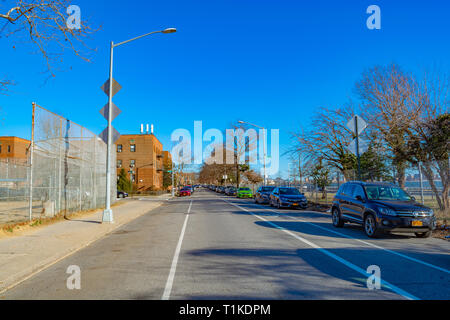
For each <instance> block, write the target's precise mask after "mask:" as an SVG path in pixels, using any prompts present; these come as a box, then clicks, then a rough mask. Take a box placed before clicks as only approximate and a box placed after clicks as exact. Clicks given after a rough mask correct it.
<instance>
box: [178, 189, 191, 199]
mask: <svg viewBox="0 0 450 320" xmlns="http://www.w3.org/2000/svg"><path fill="white" fill-rule="evenodd" d="M179 195H180V197H186V196H188V197H189V196H191V195H192V189H191V188H190V187H184V188H181V190H180V192H179Z"/></svg>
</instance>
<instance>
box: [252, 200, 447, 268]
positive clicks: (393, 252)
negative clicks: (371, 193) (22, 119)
mask: <svg viewBox="0 0 450 320" xmlns="http://www.w3.org/2000/svg"><path fill="white" fill-rule="evenodd" d="M250 205H253V206H255V208H259V209H263V210H265V211H270V212H274V213H276V214H278V215H279V216H284V217H288V218H290V219H292V220H296V221H301V222H303V223H306V224H309V225H312V226H314V227H316V228H319V229H322V230H325V231H328V232H331V233H334V234H337V235H339V236H342V237H344V238H347V239H351V240H355V241H358V242H361V243H364V244H366V245H368V246H371V247H373V248H377V249H380V250H384V251H386V252H389V253H391V254H394V255H397V256H399V257H402V258H404V259H407V260H410V261H413V262H416V263H419V264H422V265H424V266H427V267H430V268H433V269H436V270H439V271H442V272H445V273H448V274H450V270H447V269H445V268H442V267H439V266H436V265H434V264H431V263H428V262H425V261H422V260H419V259H416V258H413V257H410V256H407V255H405V254H403V253H400V252H397V251H394V250H391V249H387V248H384V247H381V246H378V245H376V244H373V243H370V242H367V241H364V240H361V239H357V238H354V237H352V236H349V235H346V234H344V233H341V232H338V231H335V230H332V229H330V228H326V227H322V226H319V225H317V224H315V223H313V222H309V221H305V220H303V219H301V218H297V217H293V216H290V215H289V214H287V213H282V212H279V211H276V210H273V209H266V208H264V207H261V205H255V204H253V203H251V204H250ZM308 212H311V213H313V214H317V215H324V214H322V213H320V212H313V211H308ZM324 216H327V217H329V215H324Z"/></svg>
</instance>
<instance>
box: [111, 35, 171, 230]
mask: <svg viewBox="0 0 450 320" xmlns="http://www.w3.org/2000/svg"><path fill="white" fill-rule="evenodd" d="M176 31H177V29H175V28H167V29H164V30H160V31H153V32H149V33H146V34H144V35H142V36H139V37H135V38H132V39H130V40H126V41H123V42H120V43H117V44H114V42H113V41H111V55H110V64H109V93H108V96H109V102H108V109H109V110H108V143H107V156H106V208H105V211H103V219H102V221H103V222H109V223H113V222H114V217H113V212H112V210H111V149H112V148H111V147H112V136H111V135H112V126H111V122H112V109H113V108H112V97H113V94H112V93H113V65H114V48H115V47H118V46H121V45H123V44H126V43H129V42H131V41H134V40H138V39H140V38H144V37H146V36H149V35H151V34H154V33H164V34H166V33H174V32H176Z"/></svg>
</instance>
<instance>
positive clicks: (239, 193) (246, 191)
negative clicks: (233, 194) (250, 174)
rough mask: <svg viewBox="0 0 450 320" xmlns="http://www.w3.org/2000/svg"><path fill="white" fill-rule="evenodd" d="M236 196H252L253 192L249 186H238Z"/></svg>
mask: <svg viewBox="0 0 450 320" xmlns="http://www.w3.org/2000/svg"><path fill="white" fill-rule="evenodd" d="M237 197H238V198H253V192H252V190H251V189H250V188H239V189H238V190H237Z"/></svg>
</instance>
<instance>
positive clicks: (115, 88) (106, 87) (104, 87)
mask: <svg viewBox="0 0 450 320" xmlns="http://www.w3.org/2000/svg"><path fill="white" fill-rule="evenodd" d="M100 88H101V89H102V90H103V92H104V93H106V95H107V96H108V97H109V79H108V80H107V81H106V82H105V83H104V84H103V85H102V86H101V87H100ZM121 89H122V86H121V85H120V84H119V83H118V82H117V81H116V79H114V78H113V90H112V96H113V97H114V96H115V95H116V93H117V92H119V91H120V90H121Z"/></svg>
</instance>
